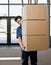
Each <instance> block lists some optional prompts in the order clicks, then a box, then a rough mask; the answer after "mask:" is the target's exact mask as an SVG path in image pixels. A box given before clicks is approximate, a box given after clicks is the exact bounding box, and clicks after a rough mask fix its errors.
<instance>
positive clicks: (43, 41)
mask: <svg viewBox="0 0 51 65" xmlns="http://www.w3.org/2000/svg"><path fill="white" fill-rule="evenodd" d="M22 39H23V44H24V46H25V47H26V50H27V51H35V50H47V49H48V43H49V40H48V36H47V35H45V36H41V35H39V36H24V35H23V38H22Z"/></svg>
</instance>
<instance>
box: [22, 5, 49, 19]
mask: <svg viewBox="0 0 51 65" xmlns="http://www.w3.org/2000/svg"><path fill="white" fill-rule="evenodd" d="M47 16H48V10H47V6H46V5H24V6H23V20H25V19H47Z"/></svg>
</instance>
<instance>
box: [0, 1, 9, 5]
mask: <svg viewBox="0 0 51 65" xmlns="http://www.w3.org/2000/svg"><path fill="white" fill-rule="evenodd" d="M0 4H8V0H0Z"/></svg>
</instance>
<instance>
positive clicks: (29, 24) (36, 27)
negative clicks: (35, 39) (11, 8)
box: [22, 20, 48, 35]
mask: <svg viewBox="0 0 51 65" xmlns="http://www.w3.org/2000/svg"><path fill="white" fill-rule="evenodd" d="M38 34H39V35H40V34H47V35H48V21H47V20H25V21H23V22H22V35H38Z"/></svg>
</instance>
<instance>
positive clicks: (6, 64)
mask: <svg viewBox="0 0 51 65" xmlns="http://www.w3.org/2000/svg"><path fill="white" fill-rule="evenodd" d="M37 56H38V64H37V65H51V48H49V49H48V50H44V51H38V54H37ZM5 57H6V58H9V57H20V59H19V60H18V59H15V60H14V59H12V60H11V59H10V60H8V59H7V60H5V59H4V60H1V58H5ZM0 65H21V50H20V47H0ZM29 65H30V63H29Z"/></svg>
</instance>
